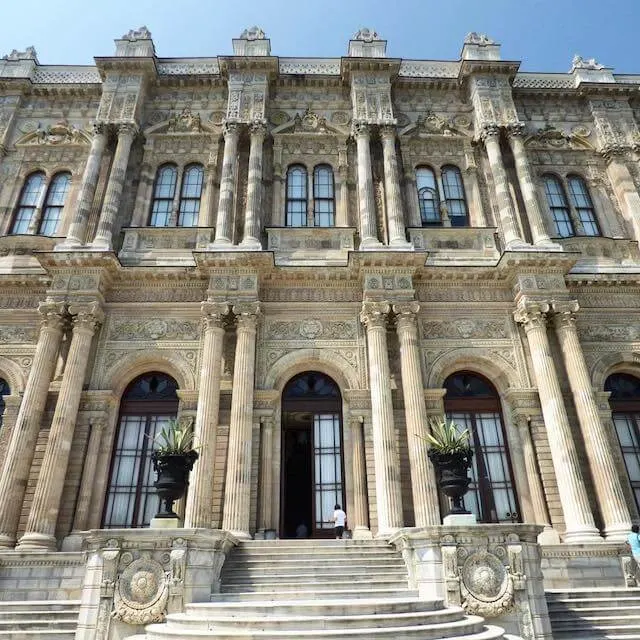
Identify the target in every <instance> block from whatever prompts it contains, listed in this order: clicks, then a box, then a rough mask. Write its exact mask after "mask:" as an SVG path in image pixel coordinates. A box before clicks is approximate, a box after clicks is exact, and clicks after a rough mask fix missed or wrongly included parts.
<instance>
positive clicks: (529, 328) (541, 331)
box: [514, 301, 602, 543]
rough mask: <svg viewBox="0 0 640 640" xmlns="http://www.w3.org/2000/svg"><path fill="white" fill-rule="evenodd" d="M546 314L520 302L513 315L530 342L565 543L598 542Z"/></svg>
mask: <svg viewBox="0 0 640 640" xmlns="http://www.w3.org/2000/svg"><path fill="white" fill-rule="evenodd" d="M548 311H549V305H548V304H546V303H535V302H531V303H527V302H524V301H522V302H521V303H520V304H519V306H518V309H517V310H516V312H515V313H514V318H515V320H516V322H519V323H522V324H523V325H524V330H525V332H526V334H527V340H528V342H529V349H530V351H531V361H532V364H533V371H534V375H535V378H536V384H537V386H538V393H539V394H540V404H541V405H542V415H543V416H544V422H545V427H546V429H547V438H548V440H549V448H550V449H551V460H552V462H553V469H554V472H555V476H556V482H557V485H558V493H559V494H560V502H561V504H562V511H563V513H564V522H565V527H566V530H565V534H564V541H565V542H570V543H582V542H600V541H601V540H602V538H600V535H599V533H598V530H597V529H596V527H595V524H594V520H593V514H592V513H591V507H590V506H589V498H588V496H587V491H586V488H585V485H584V479H583V477H582V472H581V471H580V462H579V460H578V455H577V453H576V447H575V443H574V442H573V438H572V435H571V427H570V425H569V419H568V417H567V411H566V409H565V406H564V399H563V397H562V391H561V390H560V384H559V382H558V376H557V373H556V369H555V366H554V364H553V357H552V355H551V349H550V346H549V339H548V337H547V328H546V322H545V314H546V313H547V312H548Z"/></svg>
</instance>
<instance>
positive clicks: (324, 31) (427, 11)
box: [0, 0, 640, 73]
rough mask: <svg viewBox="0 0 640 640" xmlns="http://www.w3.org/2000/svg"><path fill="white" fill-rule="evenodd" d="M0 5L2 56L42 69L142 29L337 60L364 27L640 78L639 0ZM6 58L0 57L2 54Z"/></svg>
mask: <svg viewBox="0 0 640 640" xmlns="http://www.w3.org/2000/svg"><path fill="white" fill-rule="evenodd" d="M97 4H98V3H96V2H95V0H57V2H52V1H51V0H47V1H45V0H31V1H29V2H26V1H24V0H23V1H22V2H17V1H16V0H0V52H1V54H4V53H8V52H9V51H10V50H11V49H14V48H16V49H21V50H22V49H24V48H25V47H26V46H28V45H34V46H35V47H36V50H37V51H38V57H39V59H40V62H41V63H43V64H91V63H92V61H93V56H96V55H111V54H112V52H113V39H114V38H116V37H120V36H121V35H122V34H123V33H125V32H126V31H128V30H129V29H131V28H134V27H139V26H140V25H143V24H144V25H146V26H147V27H148V28H149V29H150V30H151V32H152V34H153V39H154V42H155V44H156V51H157V53H158V55H159V56H160V57H172V56H213V55H220V54H229V53H230V52H231V39H232V38H233V37H237V36H238V35H239V34H240V32H241V31H242V30H243V29H244V28H245V27H248V26H251V25H253V24H257V25H259V26H261V27H262V28H263V29H264V30H265V31H266V33H267V36H268V37H270V38H271V50H272V53H273V55H280V56H319V57H322V56H341V55H344V54H345V53H346V47H347V41H348V40H349V38H350V37H351V36H352V35H353V34H354V33H355V32H356V31H357V30H358V29H359V28H360V27H363V26H367V27H371V28H374V29H376V30H377V31H378V33H380V35H381V36H383V37H384V38H386V39H387V40H388V41H389V44H388V49H387V52H388V55H390V56H394V57H400V58H418V59H457V58H458V56H459V53H460V47H461V44H462V40H463V39H464V36H465V34H466V33H467V32H469V31H480V32H483V33H487V34H488V35H490V36H491V37H493V38H494V39H495V40H497V41H498V42H500V43H502V45H503V46H502V55H503V58H504V59H511V60H522V61H523V64H522V67H521V68H522V69H523V70H527V71H567V70H568V69H569V67H570V66H571V58H572V57H573V55H574V53H578V54H580V55H582V56H583V57H585V58H592V57H595V58H596V59H597V60H598V61H599V62H601V63H602V64H605V65H607V66H611V67H614V68H615V70H616V72H618V73H640V56H637V55H634V54H635V52H636V51H637V42H638V36H639V33H638V32H639V26H640V0H607V1H606V2H602V1H596V0H519V1H518V0H484V1H483V0H439V1H438V2H434V1H433V0H388V1H386V2H385V1H382V0H368V1H365V0H320V1H319V2H309V0H306V1H305V0H297V1H296V2H291V1H285V0H226V1H225V2H221V1H220V0H200V1H199V2H194V0H171V1H170V0H101V2H100V5H101V6H108V7H109V9H108V11H104V10H99V9H97V8H95V9H94V8H93V5H97ZM1 54H0V55H1Z"/></svg>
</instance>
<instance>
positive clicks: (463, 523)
mask: <svg viewBox="0 0 640 640" xmlns="http://www.w3.org/2000/svg"><path fill="white" fill-rule="evenodd" d="M442 524H443V525H444V526H445V527H473V526H474V525H476V524H478V521H477V520H476V516H475V515H474V514H473V513H450V514H449V515H448V516H445V517H444V518H442Z"/></svg>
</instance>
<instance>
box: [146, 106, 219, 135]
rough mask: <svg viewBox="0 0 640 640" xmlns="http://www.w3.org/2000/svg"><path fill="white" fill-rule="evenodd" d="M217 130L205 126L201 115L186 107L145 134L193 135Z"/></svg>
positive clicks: (207, 125) (151, 127)
mask: <svg viewBox="0 0 640 640" xmlns="http://www.w3.org/2000/svg"><path fill="white" fill-rule="evenodd" d="M214 131H215V129H214V128H213V127H212V126H211V125H209V124H204V123H203V122H202V119H201V117H200V114H199V113H193V112H192V111H191V109H190V108H189V107H185V108H184V109H183V110H182V111H180V112H175V113H173V114H172V115H171V116H170V117H169V118H168V119H167V120H163V121H162V122H158V123H156V124H154V125H152V126H150V127H147V129H145V131H144V134H145V135H146V136H148V135H158V134H168V135H172V134H174V135H175V134H179V135H185V134H193V133H213V132H214Z"/></svg>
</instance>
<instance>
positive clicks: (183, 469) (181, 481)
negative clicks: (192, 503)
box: [151, 451, 198, 518]
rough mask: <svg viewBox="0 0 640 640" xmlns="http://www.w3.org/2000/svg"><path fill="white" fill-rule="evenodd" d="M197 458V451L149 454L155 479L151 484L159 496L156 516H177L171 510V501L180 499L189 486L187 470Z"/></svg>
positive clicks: (189, 469) (191, 467)
mask: <svg viewBox="0 0 640 640" xmlns="http://www.w3.org/2000/svg"><path fill="white" fill-rule="evenodd" d="M197 459H198V452H197V451H187V452H186V453H163V452H158V451H154V452H153V453H152V454H151V460H152V462H153V470H154V471H155V472H156V476H157V479H156V481H155V482H154V484H153V486H154V487H155V488H156V491H157V493H158V495H159V496H160V511H158V513H157V514H156V516H155V517H156V518H177V517H178V516H177V514H176V513H174V511H173V503H174V502H175V501H176V500H178V499H180V498H181V497H182V496H183V495H184V493H185V491H186V490H187V487H188V486H189V472H190V471H191V469H193V464H194V462H195V461H196V460H197Z"/></svg>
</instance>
